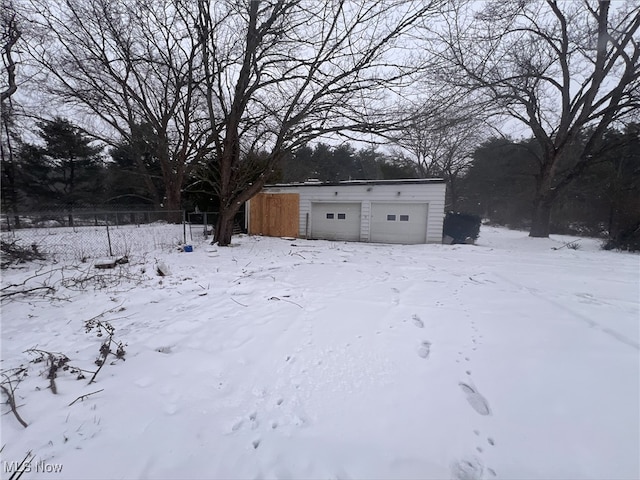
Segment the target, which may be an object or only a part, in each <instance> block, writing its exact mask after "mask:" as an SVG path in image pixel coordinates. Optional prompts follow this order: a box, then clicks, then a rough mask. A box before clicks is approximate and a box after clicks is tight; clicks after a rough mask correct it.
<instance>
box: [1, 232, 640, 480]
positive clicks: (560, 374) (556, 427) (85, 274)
mask: <svg viewBox="0 0 640 480" xmlns="http://www.w3.org/2000/svg"><path fill="white" fill-rule="evenodd" d="M568 240H569V238H568V237H559V236H558V237H553V238H552V239H531V238H528V237H527V236H526V233H524V232H514V231H508V230H504V229H498V228H493V227H487V226H484V227H483V228H482V231H481V237H480V239H479V241H478V245H477V246H466V245H465V246H445V245H412V246H401V245H375V244H358V243H337V242H336V243H332V242H325V241H305V240H298V239H296V240H285V239H279V238H261V237H248V236H244V237H238V238H237V239H234V245H233V246H232V247H230V248H217V249H216V248H214V247H211V246H209V245H207V244H205V243H200V244H198V243H197V242H196V244H195V246H194V252H193V253H182V252H178V251H177V250H169V249H167V248H164V249H163V248H159V249H157V250H155V251H154V252H151V253H149V254H147V255H145V256H139V257H137V256H136V252H132V255H131V260H132V262H131V263H130V264H129V265H125V266H122V267H118V268H119V269H120V273H119V275H121V276H120V277H114V276H113V275H114V273H113V272H112V271H98V270H94V269H91V266H90V265H87V264H82V265H79V266H76V267H73V268H69V269H64V270H63V271H62V273H63V274H64V278H63V277H62V276H61V273H60V271H59V269H60V267H61V266H63V265H64V264H63V263H59V264H57V265H53V266H52V265H49V266H48V267H47V268H49V269H51V268H53V269H54V270H55V269H57V270H55V271H54V272H52V273H50V274H48V276H42V275H41V276H38V277H36V278H35V279H31V280H29V281H28V282H27V283H26V285H31V286H38V285H40V286H43V285H45V284H49V285H53V286H55V288H56V291H55V293H51V292H47V291H45V290H38V291H35V292H34V293H38V295H40V296H29V297H22V296H19V295H16V296H13V297H11V299H12V300H11V301H5V302H3V305H2V332H1V335H2V355H1V358H2V363H1V367H2V370H3V372H4V373H5V375H8V374H10V373H11V372H14V371H15V370H11V369H13V368H17V367H19V366H20V365H22V366H23V367H25V368H27V369H28V372H29V375H28V376H27V377H25V378H24V379H23V380H22V381H21V383H19V384H18V385H17V388H16V390H15V397H16V403H17V410H18V413H19V414H20V416H21V417H22V418H23V419H24V420H25V421H26V422H27V423H28V424H29V425H28V427H27V428H23V427H22V426H21V425H20V424H19V423H18V421H17V419H16V417H15V416H14V415H13V414H12V413H11V411H10V408H9V406H8V405H6V404H5V405H3V409H2V413H3V414H4V415H3V416H2V417H1V418H2V424H1V426H2V431H1V433H2V439H1V444H2V445H3V446H4V449H3V451H2V474H0V476H2V477H3V478H7V477H9V476H10V473H8V472H9V471H10V470H11V469H12V468H15V464H14V463H12V462H19V461H20V460H22V458H23V457H24V456H25V454H26V453H27V452H28V451H31V452H33V454H34V455H35V457H34V458H33V460H32V462H31V464H30V467H31V471H30V472H27V473H25V474H24V475H23V477H22V479H30V478H33V479H36V478H37V479H45V478H52V479H54V478H57V479H60V478H64V479H98V478H100V479H117V478H127V479H133V478H145V479H186V478H341V479H359V478H402V479H408V478H438V479H440V478H442V479H447V478H454V479H480V478H484V479H492V478H503V479H515V478H522V479H524V478H526V479H531V478H554V479H560V478H567V479H568V478H572V479H573V478H594V479H613V478H616V479H623V478H624V479H637V478H639V477H640V466H639V455H638V452H639V451H640V414H639V411H640V409H639V405H640V393H639V382H640V380H639V379H640V361H639V360H640V357H639V348H640V338H639V318H640V315H639V292H640V287H639V277H640V271H639V261H638V256H637V255H631V254H625V253H616V252H605V251H601V250H599V244H598V243H599V242H598V241H595V240H587V239H585V240H582V241H581V243H580V245H581V248H580V249H579V250H571V249H569V248H562V249H559V250H553V249H552V247H560V246H562V245H563V244H564V243H565V242H566V241H568ZM156 262H164V263H165V264H166V266H168V268H169V269H170V270H171V275H169V276H165V277H159V276H157V275H156V274H155V270H156ZM35 271H36V266H35V265H30V266H28V267H25V266H22V268H21V269H12V270H10V271H5V272H4V273H3V278H2V286H3V287H6V286H7V285H9V284H19V283H21V282H22V281H23V280H24V279H25V278H26V277H28V276H30V275H33V274H34V272H35ZM43 271H45V270H40V272H41V273H42V272H43ZM96 272H103V273H102V275H106V276H107V277H105V278H104V279H102V280H100V279H97V278H94V275H95V274H96ZM109 275H111V276H109ZM74 278H82V279H84V282H83V283H82V286H83V287H84V288H85V290H80V289H79V288H77V287H78V284H77V282H74V281H72V280H73V279H74ZM38 282H39V283H38ZM64 285H66V287H64ZM12 288H13V289H14V290H15V289H16V288H18V287H12ZM7 291H9V290H7V289H5V290H3V292H5V293H6V292H7ZM45 294H46V295H45ZM51 296H54V297H57V298H58V300H52V299H51V298H50V297H51ZM101 313H104V314H103V315H102V316H100V317H99V318H98V320H100V321H101V322H103V324H107V323H109V324H111V325H112V326H113V327H115V333H114V339H115V340H116V341H122V342H123V344H126V345H124V348H125V350H126V354H125V359H124V360H118V359H116V358H115V356H113V355H110V356H109V358H108V361H107V362H106V364H105V365H104V366H103V368H102V369H101V370H100V372H99V373H98V375H97V377H96V381H95V382H94V383H92V384H90V385H89V384H88V380H89V377H90V376H91V375H90V374H86V375H87V378H85V379H83V380H76V377H77V374H72V373H71V372H70V370H69V371H62V370H59V371H58V372H57V378H56V379H55V385H56V390H57V394H55V395H54V394H53V392H52V390H51V388H49V385H50V380H48V379H47V378H46V377H47V373H48V372H49V367H47V365H46V361H45V362H41V363H29V361H30V360H32V359H34V358H36V357H37V355H34V354H28V353H24V352H25V351H26V350H27V349H30V348H34V347H35V348H37V349H40V350H43V351H48V352H59V353H62V354H65V355H66V356H67V357H68V358H69V359H70V360H69V362H68V364H69V365H73V366H74V367H77V368H81V369H85V370H93V371H95V370H96V368H97V366H96V365H95V364H94V360H95V359H96V357H97V356H98V351H99V348H100V345H101V344H102V341H103V340H104V339H105V336H104V335H103V336H102V337H97V335H96V330H95V329H93V330H92V331H91V332H89V333H87V332H86V329H85V321H87V320H89V319H91V318H93V317H96V316H97V315H99V314H101ZM113 350H114V351H115V347H114V348H113ZM4 381H5V383H4V385H5V386H7V385H8V384H7V383H6V377H5V378H4ZM12 385H13V386H14V387H15V377H13V383H12ZM96 391H98V393H94V394H92V393H93V392H96ZM86 394H92V395H89V396H87V397H85V398H83V399H81V400H78V401H76V402H75V403H73V404H72V405H69V404H71V403H72V402H73V401H74V400H76V399H77V398H78V397H80V396H81V395H86ZM5 400H6V395H4V394H3V401H5ZM60 469H62V472H58V473H54V471H55V470H60Z"/></svg>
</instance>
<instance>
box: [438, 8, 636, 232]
mask: <svg viewBox="0 0 640 480" xmlns="http://www.w3.org/2000/svg"><path fill="white" fill-rule="evenodd" d="M639 27H640V5H639V4H638V3H637V2H620V3H618V2H616V3H615V4H614V5H613V6H612V5H611V2H609V1H608V0H600V1H595V0H581V1H580V2H578V1H561V0H546V1H543V0H534V1H520V2H488V3H487V4H485V5H484V6H483V7H482V9H481V10H478V4H477V3H476V2H468V1H466V0H463V1H461V2H456V3H455V9H454V10H453V14H452V15H451V16H449V17H447V22H446V28H445V30H444V33H442V32H440V34H439V35H438V36H437V40H436V41H435V42H434V49H433V51H434V52H438V54H439V55H440V62H441V67H440V69H439V73H440V78H441V80H442V81H446V82H448V83H450V84H453V85H456V86H462V87H466V88H468V89H475V90H476V91H480V92H482V93H483V94H484V95H486V97H487V99H488V100H490V101H491V102H493V105H494V106H495V107H496V110H495V111H494V113H495V112H496V111H497V112H499V113H501V114H504V115H507V116H510V117H511V118H514V119H516V120H518V121H519V122H522V123H523V124H524V125H526V126H527V127H528V128H529V129H530V130H531V132H532V133H533V136H534V138H535V139H536V142H537V143H538V145H539V147H540V151H541V152H542V153H541V154H540V156H539V158H538V166H539V170H538V174H537V176H536V194H535V198H534V204H533V215H532V226H531V231H530V236H532V237H547V236H548V235H549V224H550V216H551V210H552V207H553V204H554V201H555V200H556V198H557V197H558V193H559V192H560V191H561V190H562V189H564V188H565V187H567V185H568V184H569V183H571V181H572V180H573V179H575V178H576V177H578V176H579V175H581V173H582V172H583V171H584V170H585V168H586V167H587V166H588V165H589V164H591V163H592V162H593V161H594V159H596V158H597V156H598V153H599V149H600V148H601V146H602V139H603V135H604V134H605V132H606V130H607V128H608V127H609V126H610V125H612V124H613V123H614V122H616V121H617V120H618V119H620V118H621V117H624V116H625V115H628V114H630V113H631V112H632V111H633V110H634V109H638V107H639V106H640V81H639V80H640V62H639V58H640V42H639V39H638V28H639ZM430 34H431V35H433V34H432V33H430ZM432 38H433V37H432ZM576 149H578V151H577V152H576Z"/></svg>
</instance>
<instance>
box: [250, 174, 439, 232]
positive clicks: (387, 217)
mask: <svg viewBox="0 0 640 480" xmlns="http://www.w3.org/2000/svg"><path fill="white" fill-rule="evenodd" d="M445 189H446V186H445V183H444V180H442V179H439V178H430V179H407V180H354V181H348V182H338V183H319V182H308V183H297V184H279V185H268V186H266V187H265V188H264V189H263V190H262V192H261V193H260V194H259V195H258V196H257V197H255V198H254V199H253V200H251V201H250V202H248V206H247V224H248V230H249V233H251V234H267V235H273V236H297V237H301V238H310V239H325V240H341V241H355V242H378V243H404V244H414V243H441V242H442V223H443V220H444V200H445ZM280 197H282V198H281V199H280ZM253 203H255V204H256V205H255V206H253ZM285 204H286V205H287V208H286V209H285V208H284V207H283V205H285ZM269 205H272V206H273V208H270V207H269ZM265 212H267V213H265ZM268 212H270V213H268ZM265 215H269V217H268V218H266V217H265V218H263V216H265ZM295 216H297V222H296V221H295V219H294V217H295ZM267 224H268V228H266V227H265V225H267ZM280 224H281V225H280ZM296 224H297V232H296ZM292 229H293V232H292ZM267 232H268V233H267ZM284 232H288V233H286V234H285V233H284ZM292 233H295V235H292Z"/></svg>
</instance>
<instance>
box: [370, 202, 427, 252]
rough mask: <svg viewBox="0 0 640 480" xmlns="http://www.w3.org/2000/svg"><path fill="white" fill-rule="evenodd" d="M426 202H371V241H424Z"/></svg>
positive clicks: (425, 232)
mask: <svg viewBox="0 0 640 480" xmlns="http://www.w3.org/2000/svg"><path fill="white" fill-rule="evenodd" d="M428 212H429V205H428V204H426V203H372V204H371V235H370V237H371V241H372V242H380V243H425V242H426V241H427V214H428Z"/></svg>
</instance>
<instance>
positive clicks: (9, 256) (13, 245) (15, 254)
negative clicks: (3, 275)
mask: <svg viewBox="0 0 640 480" xmlns="http://www.w3.org/2000/svg"><path fill="white" fill-rule="evenodd" d="M0 250H1V251H2V261H1V262H0V268H3V269H4V268H7V267H9V266H10V265H12V264H14V263H25V262H31V261H33V260H44V259H45V257H44V254H43V253H42V252H40V250H38V246H37V245H36V244H35V243H34V244H33V245H31V246H29V247H27V246H24V245H19V244H18V243H17V242H16V241H4V240H2V241H1V242H0Z"/></svg>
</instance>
